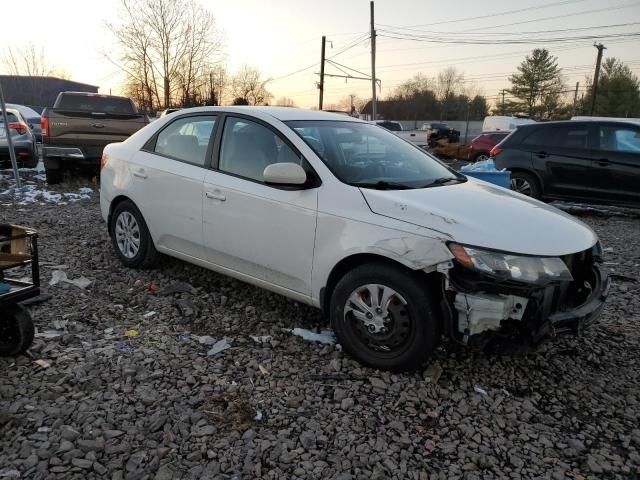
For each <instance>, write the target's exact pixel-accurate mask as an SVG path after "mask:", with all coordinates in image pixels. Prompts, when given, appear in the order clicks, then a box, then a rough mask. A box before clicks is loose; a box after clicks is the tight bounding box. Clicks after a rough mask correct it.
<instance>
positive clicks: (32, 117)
mask: <svg viewBox="0 0 640 480" xmlns="http://www.w3.org/2000/svg"><path fill="white" fill-rule="evenodd" d="M7 108H13V109H15V110H18V111H19V112H20V114H21V115H22V116H23V117H24V119H25V120H26V121H27V124H28V125H29V128H30V129H31V132H32V133H33V136H34V138H35V140H36V142H37V143H42V130H41V128H40V114H39V113H38V112H37V111H35V110H34V109H33V108H31V107H28V106H26V105H17V104H15V103H7Z"/></svg>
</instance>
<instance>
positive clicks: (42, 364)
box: [33, 359, 51, 368]
mask: <svg viewBox="0 0 640 480" xmlns="http://www.w3.org/2000/svg"><path fill="white" fill-rule="evenodd" d="M33 363H35V364H36V365H39V366H40V367H42V368H49V367H50V366H51V364H50V363H49V362H47V361H46V360H42V359H39V360H35V361H34V362H33Z"/></svg>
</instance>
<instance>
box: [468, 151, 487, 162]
mask: <svg viewBox="0 0 640 480" xmlns="http://www.w3.org/2000/svg"><path fill="white" fill-rule="evenodd" d="M484 160H489V154H488V153H487V152H480V153H477V154H476V155H474V157H473V159H472V160H471V161H472V162H482V161H484Z"/></svg>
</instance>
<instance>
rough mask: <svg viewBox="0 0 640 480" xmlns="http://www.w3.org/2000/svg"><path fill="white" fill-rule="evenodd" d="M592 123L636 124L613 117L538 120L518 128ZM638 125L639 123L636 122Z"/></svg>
mask: <svg viewBox="0 0 640 480" xmlns="http://www.w3.org/2000/svg"><path fill="white" fill-rule="evenodd" d="M592 124H596V125H598V124H604V125H624V126H629V125H634V123H633V122H625V121H622V120H617V119H611V120H555V121H553V122H536V123H528V124H526V125H518V129H525V128H526V129H530V128H541V127H544V126H549V125H551V126H553V125H592ZM635 125H637V124H635Z"/></svg>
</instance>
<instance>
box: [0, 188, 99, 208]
mask: <svg viewBox="0 0 640 480" xmlns="http://www.w3.org/2000/svg"><path fill="white" fill-rule="evenodd" d="M91 193H93V190H92V189H91V188H88V187H82V188H80V190H79V191H78V193H76V192H64V193H57V192H53V191H49V190H45V189H44V188H43V189H39V188H38V185H33V184H27V185H23V187H22V188H20V189H15V190H14V189H13V188H10V189H8V190H5V191H3V192H0V198H2V197H13V198H14V199H15V200H16V201H17V202H18V205H31V204H34V203H40V204H43V203H53V204H57V205H66V204H67V203H68V202H77V201H80V200H89V199H91ZM3 200H4V199H3Z"/></svg>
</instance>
